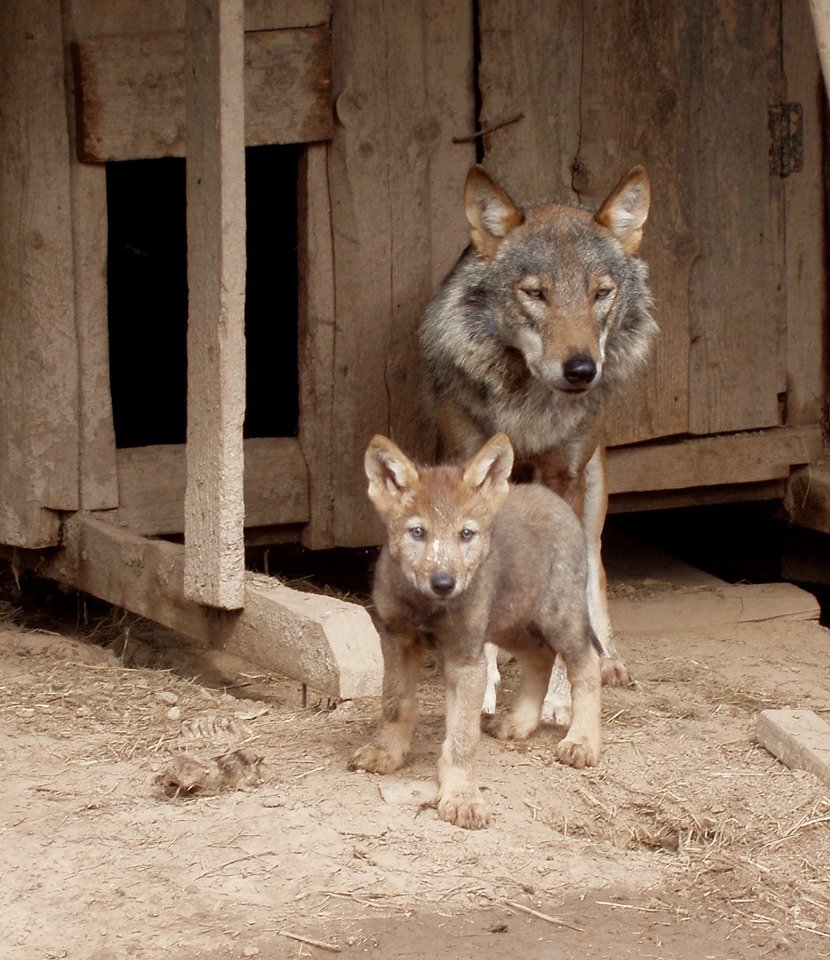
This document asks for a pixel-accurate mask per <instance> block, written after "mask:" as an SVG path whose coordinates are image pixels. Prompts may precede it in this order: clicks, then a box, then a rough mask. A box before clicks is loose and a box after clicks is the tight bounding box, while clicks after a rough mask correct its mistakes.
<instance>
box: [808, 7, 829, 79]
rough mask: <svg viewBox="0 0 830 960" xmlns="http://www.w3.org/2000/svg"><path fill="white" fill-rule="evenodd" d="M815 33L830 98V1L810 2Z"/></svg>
mask: <svg viewBox="0 0 830 960" xmlns="http://www.w3.org/2000/svg"><path fill="white" fill-rule="evenodd" d="M810 12H811V14H812V20H813V32H814V34H815V38H816V45H817V46H818V54H819V58H820V60H821V70H822V73H823V74H824V85H825V88H826V90H827V95H828V96H830V0H810Z"/></svg>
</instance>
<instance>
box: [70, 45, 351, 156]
mask: <svg viewBox="0 0 830 960" xmlns="http://www.w3.org/2000/svg"><path fill="white" fill-rule="evenodd" d="M184 48H185V38H184V34H183V33H152V34H142V35H136V36H124V37H100V38H94V39H92V40H86V41H82V42H80V43H77V44H75V45H74V47H73V59H74V63H75V86H76V99H77V107H76V109H77V114H78V116H77V126H78V154H79V156H80V157H81V159H82V160H88V161H104V160H134V159H141V158H150V157H169V156H184V155H185V152H186V136H185V67H184V64H185V49H184ZM244 101H245V143H246V145H248V146H257V145H259V144H266V143H302V142H305V141H309V140H325V139H327V138H329V137H330V136H331V135H332V128H333V121H332V110H331V75H330V57H329V34H328V28H327V27H325V26H322V27H307V28H300V29H294V30H269V31H263V32H258V33H250V34H247V35H246V37H245V95H244Z"/></svg>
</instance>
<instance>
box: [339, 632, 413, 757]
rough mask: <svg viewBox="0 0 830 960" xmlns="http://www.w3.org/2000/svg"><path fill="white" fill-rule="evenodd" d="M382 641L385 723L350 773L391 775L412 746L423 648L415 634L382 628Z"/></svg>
mask: <svg viewBox="0 0 830 960" xmlns="http://www.w3.org/2000/svg"><path fill="white" fill-rule="evenodd" d="M380 639H381V649H382V651H383V701H382V720H381V723H380V726H379V727H378V729H377V730H376V731H375V734H374V736H373V737H372V739H371V740H370V741H369V742H368V743H367V744H365V746H362V747H361V748H360V749H359V750H357V751H355V754H354V756H353V757H352V759H351V761H350V762H349V769H350V770H369V771H370V772H372V773H391V772H392V771H393V770H397V769H398V768H399V767H402V766H403V764H404V762H405V761H406V757H407V755H408V753H409V748H410V745H411V743H412V731H413V730H414V728H415V717H416V714H417V711H418V702H417V696H416V695H417V691H418V677H419V674H420V669H421V660H422V659H423V648H422V647H421V645H420V644H419V643H418V641H417V636H416V635H415V634H414V633H404V632H390V631H387V630H386V629H385V628H384V627H381V630H380Z"/></svg>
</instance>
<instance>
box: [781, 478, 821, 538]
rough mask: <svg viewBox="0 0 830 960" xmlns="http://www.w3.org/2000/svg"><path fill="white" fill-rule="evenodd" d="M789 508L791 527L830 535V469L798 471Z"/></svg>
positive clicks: (790, 490)
mask: <svg viewBox="0 0 830 960" xmlns="http://www.w3.org/2000/svg"><path fill="white" fill-rule="evenodd" d="M787 508H788V512H789V516H790V520H791V522H792V523H795V524H797V525H798V526H800V527H808V528H809V529H810V530H818V531H820V532H821V533H830V465H828V464H821V465H820V466H818V465H811V466H808V467H803V468H802V469H801V470H796V471H795V472H794V473H793V475H792V479H791V480H790V488H789V491H788V496H787Z"/></svg>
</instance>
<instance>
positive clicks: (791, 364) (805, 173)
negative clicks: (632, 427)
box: [781, 2, 830, 423]
mask: <svg viewBox="0 0 830 960" xmlns="http://www.w3.org/2000/svg"><path fill="white" fill-rule="evenodd" d="M826 6H827V11H828V13H827V16H828V18H830V3H828V4H826ZM781 15H782V18H783V23H782V30H783V56H784V81H785V84H786V88H785V91H784V99H785V100H787V101H790V102H795V103H800V104H801V107H802V110H803V117H802V128H801V130H802V136H803V139H804V156H803V164H804V166H803V169H801V170H800V171H799V172H797V173H793V174H791V175H790V176H788V177H786V178H785V179H784V182H783V188H784V213H785V217H786V223H785V226H786V245H787V286H786V293H787V411H786V412H787V423H820V422H821V420H822V418H823V416H824V414H823V410H824V404H825V398H826V395H827V319H826V318H827V266H826V252H825V242H826V241H825V203H826V196H827V190H826V185H825V171H824V144H825V129H824V97H823V94H822V82H821V65H820V63H819V58H818V51H817V49H816V37H815V32H814V29H813V22H812V20H811V18H810V11H809V8H808V6H807V4H806V3H804V2H799V3H783V4H782V5H781ZM828 32H830V19H829V20H828ZM829 39H830V38H829Z"/></svg>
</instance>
